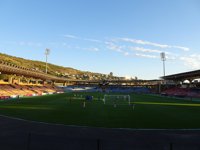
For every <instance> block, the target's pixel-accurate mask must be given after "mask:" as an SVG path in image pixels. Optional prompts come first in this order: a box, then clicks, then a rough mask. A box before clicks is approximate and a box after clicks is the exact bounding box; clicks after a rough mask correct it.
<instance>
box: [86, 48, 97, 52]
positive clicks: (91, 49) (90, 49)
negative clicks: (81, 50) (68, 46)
mask: <svg viewBox="0 0 200 150" xmlns="http://www.w3.org/2000/svg"><path fill="white" fill-rule="evenodd" d="M86 50H89V51H92V52H98V51H99V48H97V47H92V48H86Z"/></svg>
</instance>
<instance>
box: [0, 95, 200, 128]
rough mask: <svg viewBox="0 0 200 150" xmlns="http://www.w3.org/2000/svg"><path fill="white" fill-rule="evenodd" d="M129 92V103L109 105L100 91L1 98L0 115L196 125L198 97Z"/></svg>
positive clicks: (112, 124) (123, 124)
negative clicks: (186, 97) (87, 97)
mask: <svg viewBox="0 0 200 150" xmlns="http://www.w3.org/2000/svg"><path fill="white" fill-rule="evenodd" d="M111 94H115V95H117V93H111ZM86 95H90V96H93V100H91V101H85V96H86ZM118 95H120V93H118ZM124 95H127V94H124ZM129 95H130V100H131V103H130V105H129V103H126V102H121V103H116V105H113V102H107V101H106V104H104V102H103V101H102V99H103V97H104V93H84V92H82V93H81V92H80V93H64V94H56V95H47V96H39V97H27V98H20V99H13V100H4V101H0V115H6V116H10V117H15V118H21V119H26V120H31V121H38V122H46V123H56V124H65V125H75V126H90V127H106V128H134V129H200V101H198V100H196V101H195V100H193V101H191V100H189V99H188V100H184V99H176V98H169V97H161V96H156V95H144V94H129ZM84 102H85V107H84Z"/></svg>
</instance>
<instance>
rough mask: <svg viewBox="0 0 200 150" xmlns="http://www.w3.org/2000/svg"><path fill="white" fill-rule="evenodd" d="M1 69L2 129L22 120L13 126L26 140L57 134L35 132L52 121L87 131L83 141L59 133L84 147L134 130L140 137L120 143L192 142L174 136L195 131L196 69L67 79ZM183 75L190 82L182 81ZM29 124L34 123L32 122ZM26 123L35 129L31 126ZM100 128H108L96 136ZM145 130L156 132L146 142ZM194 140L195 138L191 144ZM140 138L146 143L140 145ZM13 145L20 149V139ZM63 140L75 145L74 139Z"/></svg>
mask: <svg viewBox="0 0 200 150" xmlns="http://www.w3.org/2000/svg"><path fill="white" fill-rule="evenodd" d="M0 72H1V75H7V78H3V79H2V80H1V81H0V83H1V84H0V99H1V101H0V103H1V105H0V116H1V120H2V126H4V125H5V126H7V125H8V128H6V129H4V130H5V131H6V132H7V130H10V129H12V128H13V129H12V130H16V129H15V128H16V126H13V125H9V124H7V125H6V123H7V122H10V123H11V124H12V122H18V123H19V124H23V126H24V127H23V128H25V130H26V131H25V132H24V131H23V132H22V131H21V130H20V129H17V130H19V131H18V132H22V133H23V134H25V139H26V140H27V135H28V139H29V138H30V139H29V140H31V141H32V140H33V141H34V140H36V139H37V138H44V137H45V139H46V136H47V134H52V135H51V136H50V137H51V138H53V139H54V138H55V137H54V136H61V135H59V134H60V133H59V132H58V133H54V132H53V133H52V132H50V131H48V130H47V131H44V132H38V130H41V129H42V128H47V129H48V128H52V127H53V128H55V127H54V126H56V128H60V127H61V128H64V129H63V132H69V131H68V130H69V129H70V130H72V131H73V132H82V130H87V132H86V131H85V132H86V133H90V132H92V133H91V135H90V136H89V137H87V138H89V139H87V138H86V139H87V140H86V141H85V137H84V138H83V139H82V138H80V137H79V136H78V135H77V133H76V134H73V135H70V136H72V137H73V138H72V137H68V136H66V137H65V136H64V135H62V136H61V137H62V138H64V137H65V138H67V139H68V140H69V141H73V142H78V143H79V142H80V143H82V142H83V145H84V146H81V147H79V148H83V147H87V148H88V149H93V148H91V147H88V146H86V145H87V144H86V143H92V145H95V146H94V147H96V146H97V145H98V146H100V145H101V146H103V147H104V146H105V149H106V147H109V146H111V147H113V146H114V147H115V146H116V145H115V144H113V143H115V142H116V139H115V138H114V139H113V140H114V141H112V140H111V141H109V140H110V139H107V138H106V136H108V137H110V136H112V135H113V134H117V135H118V136H122V135H123V134H124V133H126V134H128V133H129V132H130V133H132V134H133V135H127V138H133V137H135V136H136V135H135V134H136V133H137V132H139V133H140V136H141V138H144V139H145V140H144V141H142V142H141V141H139V142H138V141H135V140H123V141H121V142H119V145H122V147H123V148H128V147H130V145H131V143H132V142H134V143H137V144H138V143H139V145H137V146H136V148H137V147H138V148H139V149H140V148H141V147H144V148H145V147H146V148H147V147H148V146H149V145H150V146H153V147H154V148H157V149H166V148H168V149H170V148H171V147H173V140H172V139H171V138H175V140H177V141H181V144H179V145H178V146H180V145H181V146H182V145H184V144H182V141H185V140H186V141H187V143H186V145H187V146H188V140H189V146H191V139H188V138H187V137H184V136H178V135H179V134H180V135H181V134H183V135H184V134H185V133H187V134H189V135H188V136H194V137H195V136H196V135H195V134H197V133H198V132H199V131H198V130H199V126H200V120H199V115H198V114H199V113H200V94H199V82H196V79H198V78H199V77H200V71H199V70H196V71H192V72H184V73H179V74H173V75H168V76H164V77H162V79H161V80H138V79H134V80H125V79H121V80H119V79H118V80H116V79H103V80H74V79H73V80H72V79H67V78H63V77H58V76H53V75H51V74H48V73H45V72H41V71H36V70H32V69H30V68H24V67H20V66H16V65H14V64H12V63H9V62H6V61H1V63H0ZM29 79H30V80H29ZM185 80H188V81H190V82H189V83H185V82H184V81H185ZM4 120H6V121H4ZM18 123H17V124H18ZM24 123H25V124H28V125H24ZM13 124H15V123H13ZM33 124H36V126H37V127H36V128H35V127H33V126H35V125H33ZM10 126H11V127H10ZM44 126H47V127H44ZM27 128H34V129H33V130H34V131H32V129H31V130H29V129H27ZM38 128H39V129H38ZM40 128H41V129H40ZM65 128H66V129H65ZM42 130H43V129H42ZM45 130H46V129H45ZM55 130H58V129H55ZM99 130H102V131H101V132H106V131H107V132H106V133H104V134H103V135H99V133H97V131H99ZM104 130H105V131H104ZM128 131H129V132H128ZM158 131H159V132H158ZM193 131H195V132H193ZM2 132H3V131H2ZM55 132H57V131H55ZM116 132H119V133H116ZM9 133H10V132H9ZM86 133H85V134H86ZM130 133H129V134H130ZM10 134H11V133H10ZM71 134H72V133H71ZM146 134H155V135H151V138H152V141H151V140H150V141H151V142H150V143H145V142H146V140H147V139H146V138H147V137H146ZM158 134H159V135H158ZM174 134H177V135H176V136H175V135H174ZM164 135H165V136H164ZM166 135H167V136H166ZM32 136H33V137H32ZM34 136H35V137H34ZM82 136H86V135H82ZM94 136H97V137H96V140H94V141H93V140H90V139H94ZM157 136H158V137H161V139H159V140H160V142H161V143H159V144H155V143H154V142H155V140H158V139H157ZM8 137H9V136H7V138H8ZM61 137H60V138H61ZM77 137H78V139H77ZM166 138H170V139H171V140H172V142H169V141H167V142H163V140H166ZM20 139H21V138H20ZM13 140H14V141H15V140H16V137H14V138H13ZM43 140H44V139H43ZM107 140H108V141H107ZM159 140H158V141H159ZM45 141H46V140H44V143H45ZM105 141H107V142H108V143H106V142H105ZM4 142H5V141H4ZM35 142H36V143H34V144H33V145H34V146H36V147H40V146H38V144H39V145H41V143H38V141H37V140H36V141H35ZM46 142H49V141H48V140H47V141H46ZM57 142H58V141H57ZM57 142H55V143H57ZM99 142H103V143H99ZM127 142H128V144H125V145H124V143H127ZM195 142H196V137H195V141H192V143H195ZM144 143H145V144H147V145H146V146H142V145H143V144H144ZM152 143H154V144H153V145H152ZM29 144H30V143H29ZM16 145H17V146H18V147H19V149H20V146H21V144H19V145H18V144H16ZM22 145H23V144H22ZM42 145H43V144H42ZM50 145H51V144H50ZM67 145H68V146H69V145H70V146H72V147H74V144H69V143H68V144H67ZM89 145H90V144H89ZM98 146H97V147H98ZM47 147H48V146H47ZM131 147H132V146H131ZM116 149H117V148H116ZM147 149H148V148H147Z"/></svg>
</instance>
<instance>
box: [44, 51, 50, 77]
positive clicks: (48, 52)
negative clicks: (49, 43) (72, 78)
mask: <svg viewBox="0 0 200 150" xmlns="http://www.w3.org/2000/svg"><path fill="white" fill-rule="evenodd" d="M49 54H50V49H48V48H46V50H45V55H46V74H47V56H48V55H49Z"/></svg>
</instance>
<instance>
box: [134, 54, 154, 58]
mask: <svg viewBox="0 0 200 150" xmlns="http://www.w3.org/2000/svg"><path fill="white" fill-rule="evenodd" d="M135 56H137V57H143V58H154V59H157V58H158V56H157V55H146V54H141V53H136V54H135Z"/></svg>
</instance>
